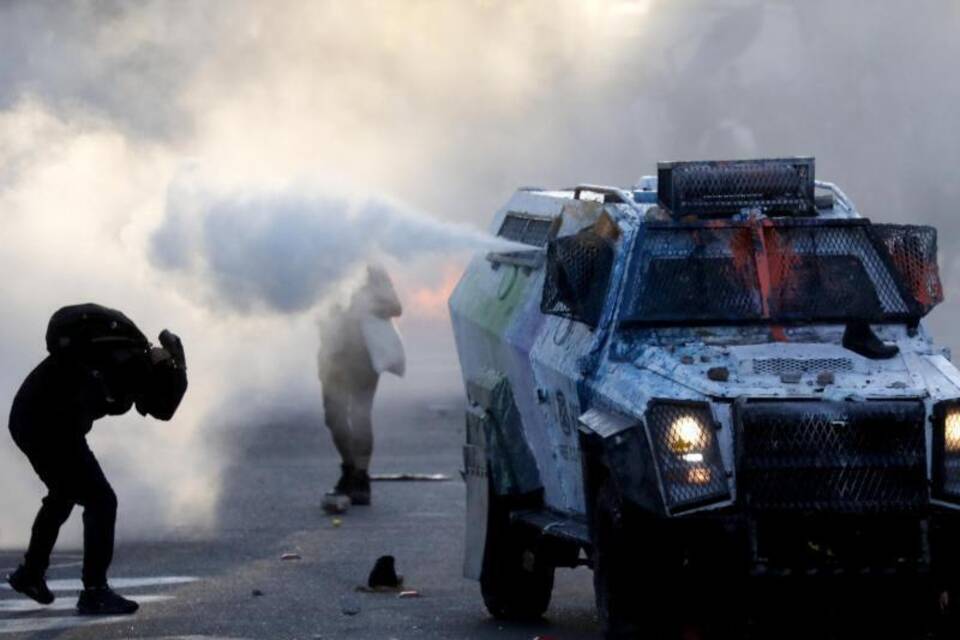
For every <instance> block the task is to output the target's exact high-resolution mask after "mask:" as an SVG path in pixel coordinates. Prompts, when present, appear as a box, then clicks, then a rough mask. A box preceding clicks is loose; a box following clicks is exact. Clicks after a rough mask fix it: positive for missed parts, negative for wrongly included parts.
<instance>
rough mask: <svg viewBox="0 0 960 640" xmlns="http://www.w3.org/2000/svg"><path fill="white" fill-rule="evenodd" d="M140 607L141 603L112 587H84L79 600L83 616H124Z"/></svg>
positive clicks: (78, 610) (79, 609) (78, 605)
mask: <svg viewBox="0 0 960 640" xmlns="http://www.w3.org/2000/svg"><path fill="white" fill-rule="evenodd" d="M139 608H140V605H139V604H137V603H136V602H134V601H133V600H127V599H126V598H124V597H123V596H121V595H119V594H117V593H115V592H114V591H113V589H111V588H110V587H95V588H92V589H84V590H83V591H81V592H80V599H79V600H77V613H79V614H80V615H82V616H116V615H121V616H122V615H129V614H131V613H134V612H136V610H137V609H139Z"/></svg>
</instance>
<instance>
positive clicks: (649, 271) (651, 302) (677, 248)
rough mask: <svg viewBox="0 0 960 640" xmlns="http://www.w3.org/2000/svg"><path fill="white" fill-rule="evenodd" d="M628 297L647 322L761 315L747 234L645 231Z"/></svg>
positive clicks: (636, 313) (731, 230) (738, 229)
mask: <svg viewBox="0 0 960 640" xmlns="http://www.w3.org/2000/svg"><path fill="white" fill-rule="evenodd" d="M639 248H640V253H639V255H638V260H637V265H638V271H637V272H636V275H635V279H634V282H636V283H638V286H637V287H635V288H633V290H632V294H633V297H632V300H631V301H630V303H629V305H628V307H629V308H630V309H631V310H632V313H631V315H632V316H634V317H639V318H644V319H646V320H653V321H657V320H663V321H669V320H673V319H678V318H683V319H687V320H697V319H703V320H712V319H717V318H721V319H723V318H727V319H731V320H733V319H736V320H742V319H751V318H756V319H759V318H760V317H761V314H762V306H761V301H760V291H759V288H758V286H757V272H756V263H755V262H754V260H753V257H752V256H753V251H752V249H753V238H752V232H751V230H750V229H749V228H746V227H727V228H720V229H710V228H698V229H696V230H690V229H685V228H676V229H669V228H659V229H648V230H647V231H646V233H645V234H644V237H643V239H642V241H641V242H640V243H639Z"/></svg>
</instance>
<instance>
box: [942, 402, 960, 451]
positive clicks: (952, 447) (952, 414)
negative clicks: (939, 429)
mask: <svg viewBox="0 0 960 640" xmlns="http://www.w3.org/2000/svg"><path fill="white" fill-rule="evenodd" d="M943 447H944V450H945V451H946V452H947V453H960V406H955V407H950V408H949V409H947V411H946V414H945V415H944V419H943Z"/></svg>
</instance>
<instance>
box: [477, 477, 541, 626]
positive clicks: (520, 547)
mask: <svg viewBox="0 0 960 640" xmlns="http://www.w3.org/2000/svg"><path fill="white" fill-rule="evenodd" d="M518 506H519V505H518ZM512 507H513V505H511V499H510V498H506V497H501V496H496V495H494V494H493V492H492V491H491V492H490V503H489V509H488V511H487V540H486V546H485V547H484V552H483V569H482V571H481V574H480V591H481V593H482V594H483V602H484V604H485V605H486V607H487V610H488V611H489V612H490V614H491V615H492V616H493V617H495V618H499V619H503V620H515V621H531V620H538V619H540V618H541V617H542V616H543V614H544V612H546V610H547V607H548V606H549V605H550V596H551V594H552V593H553V572H554V567H553V565H552V564H550V563H549V562H548V561H547V559H546V558H544V557H543V554H540V553H537V551H538V549H537V539H538V537H539V536H538V534H537V533H536V532H534V531H532V530H527V529H523V528H520V527H516V526H512V525H511V522H510V511H511V508H512Z"/></svg>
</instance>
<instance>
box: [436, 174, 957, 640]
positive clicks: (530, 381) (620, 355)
mask: <svg viewBox="0 0 960 640" xmlns="http://www.w3.org/2000/svg"><path fill="white" fill-rule="evenodd" d="M492 231H493V232H494V233H496V234H497V235H499V236H500V237H501V238H503V239H506V240H510V241H513V242H514V243H517V244H516V245H511V248H510V250H508V251H504V252H492V253H489V254H486V255H478V256H476V257H475V258H474V259H473V261H472V262H471V263H470V265H469V267H468V269H467V270H466V272H465V273H464V275H463V277H462V279H461V281H460V282H459V284H458V286H457V288H456V290H455V291H454V292H453V294H452V296H451V299H450V311H451V315H452V320H453V326H454V331H455V335H456V341H457V349H458V352H459V358H460V363H461V367H462V371H463V377H464V382H465V386H466V392H467V396H468V400H469V410H468V415H467V430H466V434H467V435H466V438H467V442H466V446H465V447H464V459H465V476H466V481H467V501H468V523H467V541H466V561H465V573H466V575H467V576H469V577H472V578H475V579H478V580H479V581H480V583H481V589H482V593H483V597H484V600H485V603H486V605H487V608H488V609H489V610H490V611H491V612H492V614H493V615H495V616H498V617H504V618H531V617H538V616H540V615H541V614H543V613H544V611H545V610H546V608H547V605H548V603H549V600H550V595H551V589H552V586H553V573H554V568H555V567H560V566H567V567H573V566H579V565H583V564H586V565H589V566H591V567H592V568H593V572H594V584H595V589H596V599H597V605H598V611H599V613H600V618H601V622H602V624H603V626H604V629H605V632H606V633H607V634H608V636H609V637H614V636H617V637H619V634H627V635H629V634H630V633H631V631H632V630H636V629H637V628H639V627H638V625H641V624H644V625H646V624H647V623H648V622H649V620H651V619H653V618H656V617H657V616H658V615H661V612H662V611H666V609H663V607H666V606H667V605H668V604H669V603H671V602H683V601H684V600H685V598H686V595H685V594H687V595H689V593H690V592H695V591H704V590H705V591H708V592H709V591H721V590H723V589H725V588H726V585H727V584H729V576H731V575H735V574H734V572H737V573H736V574H737V575H743V576H797V575H803V576H808V575H828V576H842V575H860V576H864V575H866V576H870V575H878V574H882V575H915V576H927V577H932V578H933V579H934V581H936V582H937V584H938V585H939V588H942V589H944V590H947V589H950V588H951V587H952V586H954V585H953V584H952V580H954V579H955V577H956V575H957V574H956V572H955V571H954V569H953V566H954V564H955V563H956V558H955V557H954V554H953V547H956V546H957V544H958V543H957V542H955V540H957V538H954V540H951V539H950V538H951V536H952V523H953V519H952V517H951V516H952V514H954V513H956V511H955V510H956V509H957V507H958V506H960V373H958V371H957V369H956V368H955V367H954V366H953V365H952V364H951V362H950V359H949V354H948V352H947V351H945V350H944V349H942V348H939V347H937V346H936V345H935V344H934V343H933V341H932V340H931V338H930V336H929V335H928V333H927V331H926V330H925V328H924V324H923V322H922V319H923V318H924V316H925V315H926V314H927V313H928V312H929V311H930V310H931V309H932V308H933V307H934V306H935V305H936V304H937V303H939V302H940V301H941V300H942V297H943V296H942V289H941V283H940V280H939V275H938V269H937V257H936V248H937V235H936V231H935V229H933V228H931V227H925V226H914V225H903V224H878V223H872V222H871V221H870V220H869V219H867V218H865V217H863V216H861V214H860V213H859V212H858V211H857V209H856V208H855V206H854V205H853V203H852V202H851V201H850V200H849V199H848V198H847V197H846V196H845V195H844V193H843V192H842V191H841V190H840V189H839V188H837V187H836V186H835V185H833V184H831V183H826V182H820V181H816V180H815V178H814V161H813V159H812V158H789V159H772V160H752V161H723V162H677V163H661V164H660V165H659V166H658V172H657V176H656V177H648V178H644V179H643V180H642V181H641V183H640V184H639V185H638V186H636V187H633V188H630V189H618V188H612V187H603V186H596V185H581V186H578V187H576V188H570V189H561V190H548V189H533V188H528V189H521V190H519V191H518V192H517V193H516V194H514V196H513V197H512V198H511V199H510V200H509V202H507V204H506V206H504V207H503V208H502V209H501V210H500V211H499V212H498V213H497V214H496V217H495V218H494V220H493V225H492ZM711 571H722V572H723V574H722V575H724V576H725V578H724V581H723V582H710V581H709V580H693V579H692V578H688V577H685V576H689V575H691V574H696V575H701V576H704V575H710V573H709V572H711ZM697 572H700V573H697ZM704 572H705V573H704ZM757 579H758V578H752V577H751V578H749V580H750V581H751V582H753V583H755V582H756V580H757ZM641 587H643V593H642V595H641V592H640V589H641Z"/></svg>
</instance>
